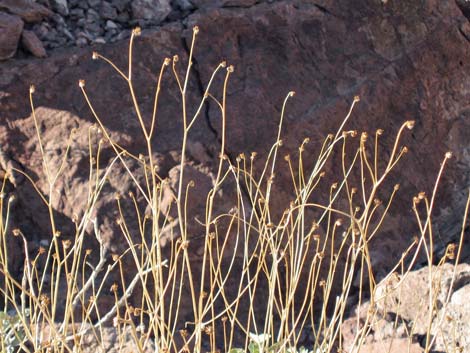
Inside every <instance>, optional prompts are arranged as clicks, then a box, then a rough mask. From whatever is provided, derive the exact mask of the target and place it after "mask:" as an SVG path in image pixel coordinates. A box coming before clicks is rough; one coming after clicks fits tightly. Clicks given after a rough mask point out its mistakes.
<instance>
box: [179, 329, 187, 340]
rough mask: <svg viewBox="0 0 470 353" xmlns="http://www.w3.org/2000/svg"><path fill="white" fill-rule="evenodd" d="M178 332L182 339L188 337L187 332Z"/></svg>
mask: <svg viewBox="0 0 470 353" xmlns="http://www.w3.org/2000/svg"><path fill="white" fill-rule="evenodd" d="M179 332H180V336H181V337H182V338H186V337H188V330H180V331H179Z"/></svg>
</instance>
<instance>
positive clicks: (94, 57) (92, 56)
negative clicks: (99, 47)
mask: <svg viewBox="0 0 470 353" xmlns="http://www.w3.org/2000/svg"><path fill="white" fill-rule="evenodd" d="M91 58H92V59H93V60H96V59H98V53H97V52H96V51H94V52H93V53H92V54H91Z"/></svg>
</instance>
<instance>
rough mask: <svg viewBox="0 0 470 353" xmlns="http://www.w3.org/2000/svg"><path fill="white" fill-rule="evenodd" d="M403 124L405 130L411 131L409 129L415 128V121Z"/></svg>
mask: <svg viewBox="0 0 470 353" xmlns="http://www.w3.org/2000/svg"><path fill="white" fill-rule="evenodd" d="M405 124H406V128H407V129H408V130H411V129H413V128H414V126H415V121H414V120H408V121H407V122H406V123H405Z"/></svg>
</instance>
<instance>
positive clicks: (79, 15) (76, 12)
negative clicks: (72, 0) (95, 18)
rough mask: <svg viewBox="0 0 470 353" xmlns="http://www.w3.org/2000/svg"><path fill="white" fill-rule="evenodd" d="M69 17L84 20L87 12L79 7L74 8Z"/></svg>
mask: <svg viewBox="0 0 470 353" xmlns="http://www.w3.org/2000/svg"><path fill="white" fill-rule="evenodd" d="M69 15H70V17H72V18H82V17H84V16H85V10H83V9H81V8H78V7H74V8H73V9H71V10H70V12H69Z"/></svg>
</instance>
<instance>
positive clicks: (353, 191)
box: [351, 187, 357, 195]
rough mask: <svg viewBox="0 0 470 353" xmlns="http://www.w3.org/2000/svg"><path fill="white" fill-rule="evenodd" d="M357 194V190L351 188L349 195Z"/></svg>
mask: <svg viewBox="0 0 470 353" xmlns="http://www.w3.org/2000/svg"><path fill="white" fill-rule="evenodd" d="M356 192H357V188H354V187H353V188H351V195H354V194H355V193H356Z"/></svg>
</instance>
